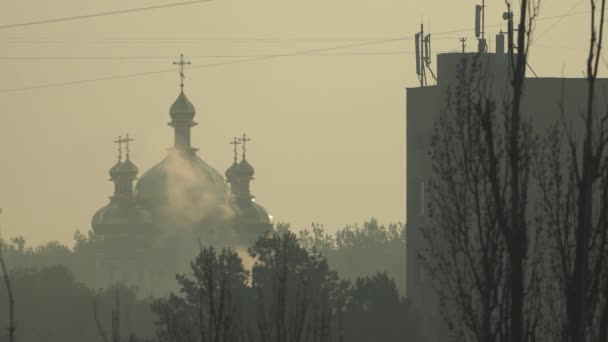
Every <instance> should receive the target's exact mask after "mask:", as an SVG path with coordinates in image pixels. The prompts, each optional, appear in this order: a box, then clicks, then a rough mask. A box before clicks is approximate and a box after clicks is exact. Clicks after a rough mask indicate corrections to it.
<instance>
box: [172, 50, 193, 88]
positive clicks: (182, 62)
mask: <svg viewBox="0 0 608 342" xmlns="http://www.w3.org/2000/svg"><path fill="white" fill-rule="evenodd" d="M190 64H191V63H190V62H186V61H185V60H184V54H183V53H182V54H181V55H179V62H173V65H179V77H180V80H181V81H180V84H179V86H180V87H181V88H182V89H184V78H186V75H185V74H184V65H190Z"/></svg>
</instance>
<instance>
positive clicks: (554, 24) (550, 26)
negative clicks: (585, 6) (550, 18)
mask: <svg viewBox="0 0 608 342" xmlns="http://www.w3.org/2000/svg"><path fill="white" fill-rule="evenodd" d="M583 1H585V0H581V1H579V2H578V3H576V5H574V6H572V7H571V8H570V9H569V10H568V12H566V13H565V14H564V15H563V16H561V17H559V18H558V19H557V20H556V21H554V22H553V23H552V24H551V25H549V27H548V28H547V29H546V30H545V31H543V32H542V33H541V34H539V35H538V37H536V38H535V39H534V40H533V41H532V43H534V42H537V41H538V40H539V39H541V38H542V37H543V36H544V35H545V34H547V32H549V31H551V30H552V29H553V28H554V27H555V26H556V25H557V24H559V23H560V22H561V21H562V20H564V18H566V16H567V15H569V14H570V13H572V12H573V11H574V10H575V9H576V8H577V7H578V6H580V5H581V4H582V3H583Z"/></svg>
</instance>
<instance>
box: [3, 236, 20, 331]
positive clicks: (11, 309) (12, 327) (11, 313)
mask: <svg viewBox="0 0 608 342" xmlns="http://www.w3.org/2000/svg"><path fill="white" fill-rule="evenodd" d="M3 248H4V240H2V239H0V268H2V277H3V279H4V285H5V286H6V294H7V296H8V317H9V325H8V340H9V342H15V341H16V339H15V331H16V330H17V325H16V323H15V297H14V294H13V288H12V286H11V278H10V276H9V274H8V268H7V267H6V262H5V261H4V256H3V254H2V250H3Z"/></svg>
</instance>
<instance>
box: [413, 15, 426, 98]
mask: <svg viewBox="0 0 608 342" xmlns="http://www.w3.org/2000/svg"><path fill="white" fill-rule="evenodd" d="M414 40H415V42H416V75H418V79H419V80H420V86H421V87H424V86H425V84H426V74H425V72H424V70H425V69H424V64H423V56H422V54H423V51H424V24H420V32H418V33H416V35H415V36H414Z"/></svg>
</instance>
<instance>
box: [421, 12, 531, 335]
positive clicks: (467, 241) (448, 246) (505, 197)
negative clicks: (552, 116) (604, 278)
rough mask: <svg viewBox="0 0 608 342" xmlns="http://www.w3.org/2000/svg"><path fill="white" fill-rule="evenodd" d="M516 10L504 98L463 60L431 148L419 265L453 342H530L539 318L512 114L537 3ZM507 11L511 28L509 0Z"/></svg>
mask: <svg viewBox="0 0 608 342" xmlns="http://www.w3.org/2000/svg"><path fill="white" fill-rule="evenodd" d="M520 3H521V6H520V14H519V15H520V20H519V25H518V28H517V37H513V30H509V81H510V82H509V85H508V87H507V91H505V92H504V94H500V93H499V91H498V90H499V89H501V86H502V85H501V84H497V83H498V81H499V80H494V79H492V78H491V75H489V74H488V72H487V71H486V70H484V68H486V67H485V66H483V65H479V64H478V62H477V61H473V62H472V63H471V62H470V61H465V62H464V64H463V65H462V66H461V68H460V70H459V80H458V85H457V87H456V88H455V89H451V90H450V91H449V92H448V100H447V103H446V109H445V111H444V112H443V113H442V114H441V117H440V119H439V120H438V121H437V124H436V131H435V137H434V139H433V142H432V150H433V152H432V163H433V171H434V176H435V178H434V180H433V182H432V184H431V190H430V192H431V194H430V195H431V223H430V225H429V226H428V227H427V228H424V229H423V230H425V231H423V236H424V237H425V240H426V241H427V243H428V250H427V253H426V256H424V257H423V258H424V260H423V261H424V262H425V264H426V265H427V268H428V269H429V270H430V271H431V275H433V276H434V277H435V280H437V282H436V284H437V288H438V293H439V295H440V301H441V305H442V306H443V308H444V313H445V315H444V316H446V319H447V320H448V324H449V325H450V328H451V330H452V332H453V338H454V339H455V340H463V341H469V340H477V341H511V342H523V341H533V340H535V339H536V334H537V330H538V326H539V321H540V317H541V316H540V310H541V303H540V286H541V284H540V275H539V274H540V272H541V267H540V263H541V256H542V250H541V248H540V246H539V243H540V241H541V239H540V238H539V236H540V234H541V230H540V225H537V224H534V222H530V212H529V206H530V203H529V193H528V191H529V190H528V189H529V187H530V185H531V184H530V176H531V159H532V154H533V151H534V134H533V131H532V128H531V124H530V122H529V120H528V119H527V118H526V117H525V115H524V114H523V113H522V111H521V99H522V94H523V87H524V80H525V75H526V68H527V58H528V52H529V47H530V42H531V39H530V37H531V33H532V27H533V23H534V19H535V17H536V16H537V14H538V5H539V2H538V0H522V1H521V2H520ZM507 9H508V13H509V16H510V17H511V19H510V26H511V25H512V20H513V19H512V15H511V5H510V2H509V1H507ZM515 39H516V42H515ZM515 47H517V51H516V52H515V51H514V49H515ZM468 63H469V64H468ZM496 88H498V89H496ZM501 101H502V102H501ZM446 310H447V312H445V311H446ZM449 312H452V313H453V312H456V313H457V315H450V313H449ZM447 315H449V317H447Z"/></svg>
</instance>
